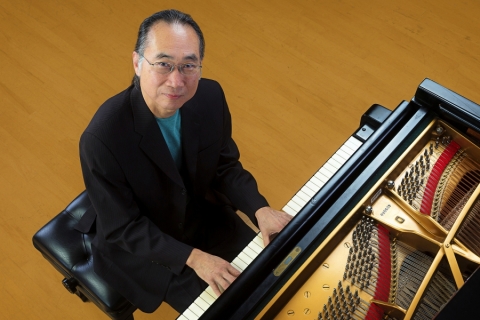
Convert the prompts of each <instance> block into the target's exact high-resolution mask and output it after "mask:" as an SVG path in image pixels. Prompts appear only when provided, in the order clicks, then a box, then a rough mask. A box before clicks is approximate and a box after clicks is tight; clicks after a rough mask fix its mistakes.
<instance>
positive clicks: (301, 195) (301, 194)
mask: <svg viewBox="0 0 480 320" xmlns="http://www.w3.org/2000/svg"><path fill="white" fill-rule="evenodd" d="M296 197H298V198H299V199H301V200H302V203H303V205H302V207H304V206H305V204H306V203H307V202H308V201H310V199H311V198H312V197H310V196H309V195H308V194H306V193H305V192H303V190H300V191H298V192H297V194H296ZM295 202H296V201H295ZM297 203H298V202H297ZM298 204H300V203H298Z"/></svg>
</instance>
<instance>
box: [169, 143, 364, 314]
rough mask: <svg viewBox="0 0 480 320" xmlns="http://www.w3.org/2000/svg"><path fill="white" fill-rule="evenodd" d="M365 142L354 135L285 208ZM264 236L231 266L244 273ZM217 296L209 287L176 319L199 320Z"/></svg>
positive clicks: (291, 210) (298, 205)
mask: <svg viewBox="0 0 480 320" xmlns="http://www.w3.org/2000/svg"><path fill="white" fill-rule="evenodd" d="M362 144H363V143H362V142H361V141H360V140H358V139H357V138H355V137H353V136H351V137H350V138H349V139H348V140H347V141H346V142H345V143H344V144H343V145H342V146H341V147H340V148H339V149H338V150H337V151H336V152H335V154H334V155H333V156H332V157H330V159H328V161H327V162H326V163H325V164H324V165H323V166H322V167H321V168H320V169H319V170H318V171H317V172H316V173H315V174H314V175H313V176H312V177H311V178H310V180H308V182H307V183H305V184H304V185H303V187H302V188H301V189H300V190H299V191H298V192H297V193H296V194H295V195H294V196H293V197H292V199H291V200H290V201H288V203H287V204H286V205H285V206H284V207H283V208H282V210H283V211H284V212H286V213H288V214H290V215H291V216H295V215H296V214H297V213H298V212H299V211H300V210H301V209H302V208H303V207H304V206H305V205H306V204H307V203H308V202H309V201H310V199H312V198H313V197H314V196H315V194H316V193H317V192H318V191H319V190H320V189H321V188H322V187H323V186H324V185H325V183H327V181H328V180H330V178H331V177H332V176H333V175H334V174H335V173H336V172H337V171H338V170H339V169H340V168H341V167H342V166H343V164H344V163H345V162H347V160H348V159H349V158H350V157H351V156H352V155H353V154H354V153H355V151H357V149H358V148H360V146H362ZM262 250H263V238H262V234H261V233H260V232H259V233H258V234H257V235H256V236H255V238H254V239H253V240H252V241H251V242H250V243H249V244H248V246H246V247H245V248H244V249H243V250H242V252H240V254H239V255H238V256H237V257H236V258H235V259H234V260H233V261H232V262H231V264H232V266H233V267H235V268H236V269H238V270H239V271H240V272H243V270H245V269H246V268H247V267H248V265H249V264H250V263H251V262H252V261H253V260H254V259H255V258H256V257H257V256H258V255H259V254H260V252H262ZM216 299H217V297H216V295H215V293H214V292H213V289H212V288H211V287H210V286H208V288H207V289H205V290H204V291H203V292H202V294H200V295H199V296H198V298H197V299H196V300H195V301H194V302H193V303H192V304H191V305H190V306H189V307H188V309H186V310H185V311H184V312H183V313H182V314H181V315H180V316H179V317H178V318H177V320H197V319H198V318H200V317H201V316H202V314H203V313H204V312H205V311H206V310H207V309H208V308H209V307H210V306H211V305H212V304H213V303H214V302H215V300H216Z"/></svg>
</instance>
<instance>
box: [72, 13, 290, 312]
mask: <svg viewBox="0 0 480 320" xmlns="http://www.w3.org/2000/svg"><path fill="white" fill-rule="evenodd" d="M204 47H205V45H204V39H203V35H202V32H201V30H200V28H199V27H198V25H197V24H196V23H195V22H194V21H193V20H192V18H191V17H190V16H189V15H186V14H184V13H181V12H179V11H176V10H167V11H162V12H158V13H156V14H154V15H152V16H151V17H149V18H147V19H146V20H145V21H144V22H143V23H142V25H141V26H140V30H139V34H138V39H137V45H136V47H135V51H134V52H133V56H132V57H133V67H134V70H135V77H134V80H133V84H132V86H130V87H129V88H127V89H126V90H125V91H123V92H121V93H120V94H118V95H116V96H114V97H112V98H110V99H109V100H107V101H106V102H105V103H104V104H103V105H102V106H101V107H100V108H99V110H98V111H97V113H96V114H95V116H94V117H93V119H92V121H91V122H90V124H89V125H88V127H87V129H86V130H85V132H84V133H83V134H82V137H81V139H80V159H81V164H82V171H83V175H84V180H85V185H86V188H87V191H88V195H89V197H90V200H91V202H92V204H93V209H94V214H96V231H97V235H96V237H95V239H94V241H93V243H92V251H93V257H94V260H93V261H94V270H95V272H96V273H97V274H99V275H100V276H101V277H102V278H103V279H105V280H106V281H107V282H108V283H109V284H110V285H111V286H112V287H113V288H115V289H116V290H118V291H119V292H120V293H121V294H122V295H123V296H124V297H126V298H127V299H128V300H129V301H131V302H132V303H133V304H134V305H136V306H137V307H138V308H139V309H140V310H142V311H145V312H153V311H154V310H155V309H156V308H157V307H158V306H159V305H160V303H161V302H162V301H166V302H167V303H169V304H170V305H171V306H173V307H174V308H175V309H176V310H177V311H178V312H183V310H184V309H186V308H187V307H188V306H189V305H190V303H191V302H193V300H194V299H195V298H196V297H197V296H198V295H199V294H200V293H201V292H202V291H203V290H204V289H205V288H206V287H207V285H210V286H211V287H212V289H213V290H214V292H215V293H216V294H217V295H219V294H221V292H222V291H223V290H225V289H226V288H228V286H229V285H230V284H231V283H232V282H233V281H234V280H235V278H236V277H238V276H239V271H238V270H236V269H235V268H234V267H232V266H231V265H230V264H229V263H228V262H227V260H230V261H231V260H232V259H233V258H234V257H235V256H236V255H237V254H238V253H239V252H240V251H241V250H242V249H243V248H244V247H245V246H247V244H248V242H249V241H251V240H252V239H253V237H254V236H255V234H254V233H253V231H252V230H251V229H249V228H248V227H247V226H246V225H245V224H244V223H243V222H242V221H241V220H240V219H239V218H238V216H237V215H236V214H235V210H234V209H233V208H238V209H240V210H241V211H243V212H245V213H246V214H247V215H248V216H249V217H250V219H251V220H252V221H254V222H255V223H257V224H258V226H259V228H260V231H261V232H262V234H263V235H264V237H263V238H264V239H265V240H264V241H265V245H267V244H268V242H269V240H268V239H269V235H270V234H272V233H276V232H279V231H280V230H281V229H282V228H283V227H284V226H285V225H286V224H287V223H288V221H289V220H290V216H289V215H287V214H286V213H284V212H281V211H276V210H274V209H272V208H270V207H269V206H268V203H267V201H266V200H265V199H264V197H263V196H261V195H260V193H259V192H258V190H257V185H256V182H255V180H254V178H253V177H252V176H251V174H250V173H249V172H247V171H246V170H244V169H243V167H242V165H241V164H240V162H239V161H238V159H239V153H238V149H237V147H236V145H235V143H234V141H233V140H232V138H231V120H230V113H229V111H228V107H227V104H226V101H225V97H224V94H223V91H222V89H221V87H220V86H219V84H218V83H216V82H214V81H212V80H207V79H201V67H202V61H203V56H204ZM86 216H87V217H86ZM86 216H84V219H86V220H89V221H93V219H92V215H90V217H88V216H89V215H86ZM82 220H83V219H82ZM81 223H82V221H81ZM83 223H85V221H83Z"/></svg>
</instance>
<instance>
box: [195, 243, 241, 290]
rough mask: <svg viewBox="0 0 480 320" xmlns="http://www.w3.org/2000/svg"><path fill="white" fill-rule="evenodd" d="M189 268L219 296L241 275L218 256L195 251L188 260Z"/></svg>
mask: <svg viewBox="0 0 480 320" xmlns="http://www.w3.org/2000/svg"><path fill="white" fill-rule="evenodd" d="M187 266H189V267H190V268H192V269H193V270H195V273H196V274H197V275H198V276H199V277H200V278H201V279H202V280H203V281H205V282H206V283H208V284H209V285H210V287H212V289H213V292H215V294H216V295H217V296H220V294H221V293H222V292H223V291H224V290H225V289H227V288H228V287H229V286H230V284H231V283H232V282H233V281H234V280H235V279H236V278H237V277H238V276H239V275H240V271H238V270H237V269H235V268H234V267H233V266H232V265H231V264H230V263H228V262H227V261H225V260H223V259H222V258H219V257H217V256H214V255H211V254H208V253H206V252H203V251H201V250H198V249H193V250H192V253H191V254H190V256H189V257H188V259H187Z"/></svg>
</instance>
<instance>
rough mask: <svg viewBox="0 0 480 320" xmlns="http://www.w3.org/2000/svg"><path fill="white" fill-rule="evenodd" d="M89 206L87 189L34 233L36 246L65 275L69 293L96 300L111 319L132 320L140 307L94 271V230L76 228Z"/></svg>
mask: <svg viewBox="0 0 480 320" xmlns="http://www.w3.org/2000/svg"><path fill="white" fill-rule="evenodd" d="M90 206H91V203H90V199H89V198H88V195H87V193H86V191H84V192H83V193H81V194H80V195H79V196H78V197H77V198H75V199H74V200H73V201H72V202H71V203H70V204H69V205H68V206H67V207H66V208H65V210H63V211H62V212H60V213H59V214H58V215H57V216H55V217H54V218H53V219H52V220H51V221H50V222H48V223H47V224H46V225H45V226H43V227H42V228H41V229H40V230H39V231H38V232H37V233H36V234H35V235H34V236H33V245H34V247H35V248H36V249H37V250H39V251H40V252H41V253H42V255H43V256H44V257H45V259H47V261H48V262H50V263H51V264H52V265H53V266H54V267H55V269H57V270H58V271H59V272H60V273H61V274H62V275H63V276H64V277H65V278H64V279H63V281H62V283H63V285H64V286H65V288H66V289H67V290H68V291H69V292H70V293H72V294H73V293H74V294H76V295H78V296H79V297H80V299H82V301H83V302H87V301H91V302H93V303H94V304H95V305H96V306H97V307H98V308H100V310H102V311H103V312H104V313H105V314H106V315H108V316H109V317H110V318H111V319H118V320H127V319H128V320H133V312H134V311H135V310H136V309H137V308H136V307H135V306H134V305H132V304H131V303H130V302H128V301H127V300H126V299H125V298H124V297H123V296H121V295H120V294H119V293H118V292H116V291H115V290H113V289H112V288H111V287H109V286H108V285H107V283H106V282H105V281H104V280H103V279H101V278H100V277H99V276H98V275H97V274H96V273H95V272H94V271H93V260H92V259H93V257H92V252H91V241H92V240H93V238H94V236H95V232H92V231H90V232H89V233H86V234H83V233H81V232H80V231H77V230H75V229H74V227H75V225H76V224H77V222H78V221H79V220H80V218H81V217H82V216H83V214H84V213H85V212H86V211H87V209H88V208H89V207H90ZM93 229H94V228H93Z"/></svg>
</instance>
